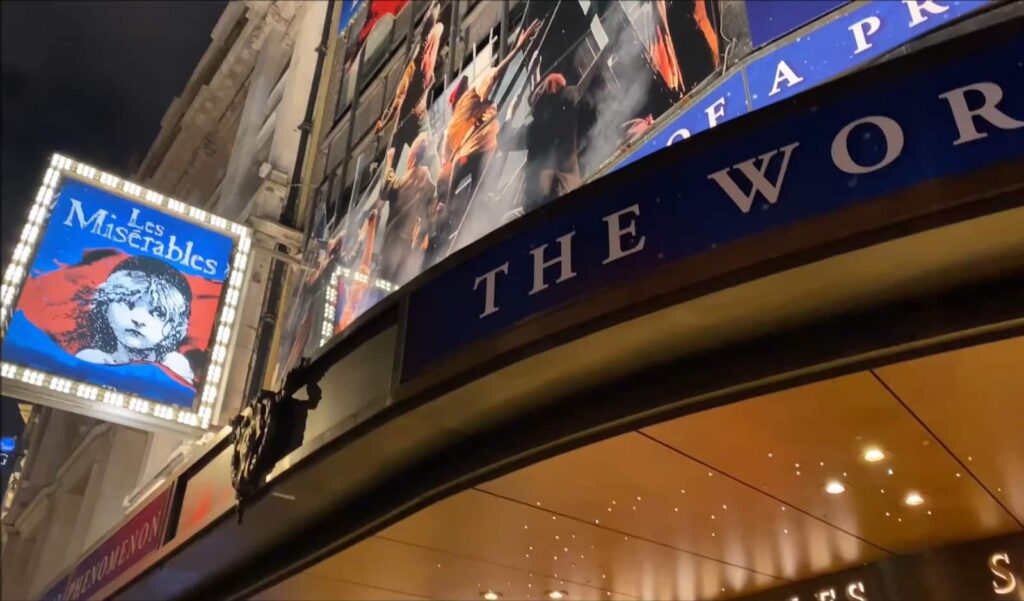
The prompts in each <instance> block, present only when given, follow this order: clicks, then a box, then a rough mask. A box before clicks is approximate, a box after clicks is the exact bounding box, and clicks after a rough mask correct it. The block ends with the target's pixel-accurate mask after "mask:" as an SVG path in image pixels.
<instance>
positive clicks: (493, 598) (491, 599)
mask: <svg viewBox="0 0 1024 601" xmlns="http://www.w3.org/2000/svg"><path fill="white" fill-rule="evenodd" d="M480 596H481V597H482V598H484V599H486V601H498V599H501V593H496V592H494V591H484V592H482V593H480Z"/></svg>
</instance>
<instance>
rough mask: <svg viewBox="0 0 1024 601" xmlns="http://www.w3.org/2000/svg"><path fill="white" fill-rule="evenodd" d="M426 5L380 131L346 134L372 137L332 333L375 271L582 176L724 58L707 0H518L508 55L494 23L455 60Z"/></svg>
mask: <svg viewBox="0 0 1024 601" xmlns="http://www.w3.org/2000/svg"><path fill="white" fill-rule="evenodd" d="M423 4H424V5H425V6H423V5H416V4H410V6H413V7H416V8H417V10H419V11H422V13H413V14H414V16H415V15H416V14H422V15H423V16H422V20H421V21H420V22H419V23H418V24H417V25H416V27H415V29H414V32H413V33H412V36H413V39H412V40H411V42H410V48H409V51H408V54H407V55H402V56H401V58H400V59H399V60H400V61H402V62H399V63H398V64H400V65H403V67H404V68H400V70H399V71H398V72H397V75H398V77H399V79H398V81H397V82H396V83H394V84H389V85H394V86H395V87H394V90H395V91H394V92H393V93H392V95H391V96H390V97H388V98H387V99H386V100H385V102H384V104H383V106H382V107H381V108H380V112H379V113H378V115H377V118H376V119H375V120H373V121H371V123H375V125H374V126H372V127H370V131H369V132H368V134H367V135H368V136H378V137H379V138H380V139H376V140H370V141H369V142H372V143H368V142H367V140H366V139H363V140H361V141H353V144H358V146H359V147H362V148H366V149H367V150H366V154H365V155H361V154H360V155H358V156H357V157H355V158H356V159H358V161H359V162H360V163H359V164H362V165H363V166H364V167H363V170H361V171H359V170H357V173H358V175H357V176H356V178H355V181H354V184H353V187H352V188H351V189H352V190H353V192H352V200H351V202H350V203H347V205H348V206H349V207H350V208H349V209H348V211H347V216H346V218H345V223H344V225H342V226H341V227H342V228H343V229H344V230H345V240H346V242H345V244H344V245H343V246H344V248H343V249H342V252H338V253H337V255H336V261H337V263H336V264H337V265H338V266H339V267H341V273H342V276H341V277H340V278H338V283H337V284H338V287H337V289H336V290H334V291H333V294H332V296H333V295H335V294H336V296H337V311H336V313H335V326H336V330H335V331H336V332H337V331H341V330H342V329H344V328H345V327H346V326H347V325H348V324H350V323H351V322H352V321H353V320H355V319H356V318H357V317H358V315H359V314H361V313H362V312H363V311H365V310H366V309H368V308H369V307H370V306H372V305H373V304H374V303H375V302H377V300H379V298H382V297H383V296H385V295H386V291H387V290H388V287H384V288H380V287H378V286H377V283H378V281H380V280H382V281H385V282H388V283H389V284H397V285H402V284H404V283H406V282H408V281H409V280H411V279H412V278H414V277H415V276H416V275H418V274H419V273H421V272H423V271H424V270H425V269H427V268H429V267H431V266H432V265H434V264H436V263H438V262H439V261H442V260H444V259H445V258H446V257H448V256H449V255H450V254H451V253H452V252H454V251H455V250H457V249H458V248H461V247H463V246H465V245H467V244H469V243H471V242H473V241H474V240H476V239H477V238H479V237H480V236H482V235H484V234H486V233H487V232H489V231H491V230H493V229H495V228H496V227H498V226H500V225H501V224H503V223H506V222H508V221H510V220H512V219H515V218H516V217H518V216H520V215H523V214H525V213H527V212H529V211H532V210H535V209H537V208H539V207H542V206H544V205H545V204H547V203H549V202H552V201H554V200H555V199H557V198H559V197H561V196H563V195H565V194H567V193H569V192H571V191H572V190H574V189H576V188H578V187H579V186H580V185H582V184H583V183H584V182H586V181H587V179H588V178H590V177H592V176H593V175H594V174H595V173H598V172H599V171H600V170H601V169H603V168H604V167H605V165H606V164H607V163H608V161H610V160H613V159H614V157H615V155H616V154H617V153H619V152H621V151H623V150H625V149H626V148H628V147H629V146H630V145H631V144H633V143H635V141H636V140H637V138H639V137H640V136H642V135H644V134H645V133H646V132H648V131H650V129H651V128H652V127H654V126H655V124H656V122H657V120H658V119H659V118H660V117H661V116H662V115H664V114H665V112H666V111H668V110H670V109H671V108H672V107H673V106H676V105H678V104H679V103H680V102H681V101H684V100H685V99H686V97H687V95H688V94H691V93H692V92H693V91H694V90H695V89H697V88H698V86H699V85H700V84H701V82H702V81H703V80H705V79H706V78H707V77H709V76H711V75H712V74H713V73H714V72H715V70H716V69H718V68H719V67H720V66H721V62H722V61H723V60H724V59H723V57H722V50H721V48H722V45H723V43H724V42H723V40H724V38H722V37H721V35H720V33H719V29H720V28H721V26H722V23H721V15H720V13H719V10H718V8H717V3H716V2H715V1H714V0H621V1H620V0H609V1H606V2H590V3H582V2H578V1H576V0H550V1H545V2H525V3H519V4H517V5H515V6H513V7H511V8H510V13H511V14H509V18H510V22H509V23H508V24H507V25H505V26H503V27H506V28H507V34H508V47H507V48H506V49H505V52H504V53H501V52H500V43H499V42H498V40H499V36H498V34H497V33H496V32H497V31H498V30H499V25H498V24H493V23H492V24H491V25H490V26H488V25H487V24H486V23H485V24H483V26H482V27H474V28H472V29H467V30H466V31H465V32H464V33H466V34H469V32H470V31H473V35H474V36H476V37H475V39H460V42H459V44H458V45H457V46H456V48H457V49H458V52H461V54H459V55H456V56H454V57H451V56H449V55H450V53H451V52H452V51H453V48H449V47H448V43H449V41H450V38H452V36H451V35H450V34H451V28H452V26H453V21H454V19H455V16H454V14H453V10H452V7H453V5H452V4H451V3H450V2H446V1H444V0H440V1H439V0H430V1H429V3H428V2H427V1H426V0H424V3H423ZM419 6H422V8H419ZM460 31H461V30H460ZM445 56H449V60H447V61H446V60H444V59H443V58H442V57H445ZM459 64H461V65H462V66H461V68H458V69H457V70H456V71H455V72H454V73H448V72H446V68H448V67H450V66H451V65H454V66H456V67H458V65H459ZM388 77H389V81H390V75H389V76H388ZM439 81H445V88H444V89H443V91H442V90H439V89H432V88H437V87H438V82H439ZM449 82H450V83H449ZM364 176H365V179H362V178H364ZM314 312H315V311H314Z"/></svg>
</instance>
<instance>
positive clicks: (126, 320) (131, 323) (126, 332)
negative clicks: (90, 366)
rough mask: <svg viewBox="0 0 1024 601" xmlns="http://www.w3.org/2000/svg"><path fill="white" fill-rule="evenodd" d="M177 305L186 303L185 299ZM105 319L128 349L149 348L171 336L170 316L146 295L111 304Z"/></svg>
mask: <svg viewBox="0 0 1024 601" xmlns="http://www.w3.org/2000/svg"><path fill="white" fill-rule="evenodd" d="M178 296H181V295H180V294H179V295H178ZM179 302H180V303H181V304H185V299H184V298H181V299H180V301H179ZM106 317H107V321H108V322H109V323H110V329H111V330H113V332H114V336H116V337H117V340H118V342H120V343H121V344H123V345H124V346H126V347H128V348H130V349H134V350H148V349H151V348H153V347H155V346H157V345H158V344H160V343H161V342H162V341H163V340H164V338H166V337H167V336H168V335H169V334H170V324H169V323H168V322H169V316H168V315H167V314H166V312H165V311H164V309H163V308H162V307H161V306H160V304H158V303H154V302H153V298H152V296H151V295H149V294H143V295H141V296H139V297H138V298H136V299H135V300H130V299H127V300H124V301H117V302H112V303H110V304H109V305H107V315H106Z"/></svg>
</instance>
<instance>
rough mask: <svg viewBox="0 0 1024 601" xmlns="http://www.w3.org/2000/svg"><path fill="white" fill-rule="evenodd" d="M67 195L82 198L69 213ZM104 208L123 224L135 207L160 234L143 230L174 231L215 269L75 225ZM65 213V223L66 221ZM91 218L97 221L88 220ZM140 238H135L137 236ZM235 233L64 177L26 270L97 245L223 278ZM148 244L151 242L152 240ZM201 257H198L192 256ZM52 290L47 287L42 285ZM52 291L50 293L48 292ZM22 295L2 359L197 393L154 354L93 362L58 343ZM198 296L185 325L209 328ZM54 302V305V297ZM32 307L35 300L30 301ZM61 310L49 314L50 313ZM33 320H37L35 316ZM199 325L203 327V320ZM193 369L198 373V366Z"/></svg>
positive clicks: (151, 393)
mask: <svg viewBox="0 0 1024 601" xmlns="http://www.w3.org/2000/svg"><path fill="white" fill-rule="evenodd" d="M72 200H77V201H79V202H80V203H81V207H82V210H81V215H78V214H77V213H72V208H73V206H74V205H73V203H72ZM101 210H102V211H107V215H106V216H105V217H104V223H105V224H114V225H115V227H117V226H126V225H127V224H128V223H129V220H130V218H131V216H132V211H133V210H136V211H138V213H137V214H136V219H135V221H136V223H137V224H139V225H140V226H141V225H143V224H145V223H147V222H150V223H152V224H154V225H159V226H160V227H162V228H163V232H162V234H160V235H157V234H156V233H155V228H152V227H151V231H152V232H153V233H150V234H143V235H149V236H150V237H152V238H153V239H155V240H159V241H161V242H163V243H164V244H165V247H166V245H167V243H168V241H169V240H170V239H171V236H174V237H175V240H176V242H175V246H176V247H177V248H178V249H179V250H180V251H181V253H182V256H185V255H184V253H185V252H186V249H187V248H188V243H192V249H191V250H192V253H193V254H198V255H200V256H201V257H203V259H204V260H205V259H212V260H216V261H217V265H216V269H215V270H214V274H213V275H210V274H208V273H206V271H207V270H206V269H203V270H200V269H196V268H194V267H193V266H191V265H187V264H183V263H182V262H180V261H171V260H168V259H167V258H166V257H164V256H160V255H157V254H154V253H152V252H142V250H141V249H140V248H135V247H133V246H132V245H131V244H129V243H128V242H127V240H126V241H125V242H118V241H117V240H112V239H109V238H107V237H105V236H103V235H99V234H96V233H93V231H92V226H89V227H86V228H84V229H83V228H81V227H80V224H81V221H80V217H84V219H85V220H88V219H90V218H92V217H93V216H94V214H96V211H101ZM69 220H70V223H71V225H67V222H68V221H69ZM94 223H95V222H94ZM137 245H138V243H137ZM233 246H234V241H233V239H232V238H231V237H229V236H228V235H226V234H221V233H218V232H215V231H212V230H209V229H206V228H205V227H202V226H199V225H196V224H194V223H191V222H188V221H185V220H182V219H178V218H176V217H174V216H171V215H168V214H166V213H163V212H161V211H157V210H154V209H152V208H150V207H148V206H146V205H145V204H143V203H139V202H133V201H131V200H128V199H125V198H122V197H120V196H117V195H116V194H113V193H111V192H108V191H106V190H103V189H100V188H97V187H95V186H92V185H89V184H86V183H84V182H81V181H78V180H75V179H71V178H66V179H64V180H63V181H62V182H61V184H60V188H59V190H58V192H57V198H56V200H55V201H54V206H53V209H52V212H51V217H50V219H49V221H48V222H47V225H46V229H45V230H44V232H43V234H42V237H41V240H40V242H39V246H38V248H37V251H36V256H35V258H34V260H33V262H32V266H31V268H30V270H29V276H30V277H38V276H42V275H45V274H48V273H51V272H54V271H56V270H58V269H61V268H64V267H69V266H75V265H78V264H79V263H80V262H81V261H82V258H83V255H84V254H85V253H86V252H88V251H91V250H96V249H115V250H119V251H122V253H125V254H127V255H130V256H149V257H153V258H156V259H159V260H161V261H163V262H164V263H167V264H169V265H172V266H174V267H175V268H177V269H178V270H179V271H180V272H181V273H183V274H185V275H190V276H199V277H201V278H205V279H206V280H209V281H211V282H215V283H218V284H219V283H222V282H223V281H224V279H225V277H226V275H227V271H228V268H229V266H230V258H231V252H232V249H233ZM150 248H151V249H152V244H151V245H150ZM197 264H199V263H197ZM46 290H50V288H49V287H48V288H46ZM54 294H55V295H56V293H54ZM22 302H26V301H24V300H23V299H19V301H18V304H17V305H16V311H15V313H14V315H13V316H12V317H11V321H10V324H9V325H8V328H7V332H6V333H5V336H4V339H3V355H4V359H5V360H6V361H10V362H13V363H18V364H20V365H24V366H26V367H32V368H36V369H40V370H43V371H46V372H49V373H52V374H55V375H60V376H64V377H69V378H73V379H75V380H79V381H82V382H88V383H91V384H95V385H99V386H107V387H111V388H116V389H118V390H120V391H122V392H127V393H131V394H137V395H140V396H143V397H145V398H148V399H152V400H154V401H157V402H161V403H168V404H172V405H177V406H181V407H192V406H193V404H194V401H195V396H196V391H195V388H193V387H192V386H190V385H189V384H188V383H186V382H184V380H181V379H178V378H176V377H174V376H171V375H170V374H169V372H168V371H166V369H165V368H163V367H161V366H160V365H158V364H157V363H153V362H137V363H128V364H121V365H106V364H99V363H92V362H88V361H83V360H81V359H78V358H76V357H75V356H74V355H72V354H71V353H70V352H68V351H67V350H65V348H64V347H63V346H61V345H60V344H58V343H57V342H56V341H55V340H54V339H53V338H52V337H51V336H50V335H49V334H48V333H47V331H46V327H47V325H49V324H43V323H35V322H33V321H31V320H30V319H29V318H28V316H27V315H26V311H29V307H27V306H26V307H24V310H23V308H22ZM196 302H198V299H197V298H193V303H194V304H193V312H192V314H191V316H190V319H189V325H190V326H191V325H193V324H194V323H202V322H205V321H208V322H209V324H210V326H209V328H210V330H209V333H207V334H206V335H207V336H209V335H211V334H212V328H213V325H214V321H213V320H214V315H213V314H208V315H207V314H205V313H206V312H205V311H204V312H203V313H204V314H199V312H198V311H196V310H195V306H196V305H195V303H196ZM55 306H60V305H55ZM36 309H38V308H36ZM61 318H66V316H61V315H54V319H61ZM36 321H39V320H38V319H36ZM202 329H204V330H205V329H206V328H205V326H203V327H202ZM197 375H199V374H197Z"/></svg>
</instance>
